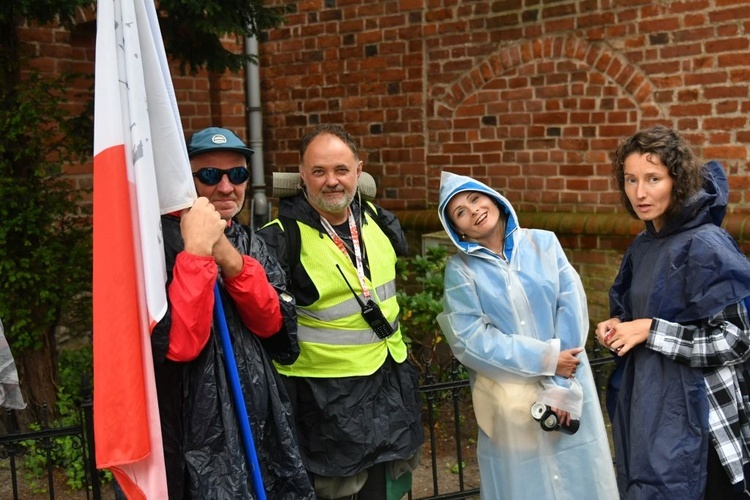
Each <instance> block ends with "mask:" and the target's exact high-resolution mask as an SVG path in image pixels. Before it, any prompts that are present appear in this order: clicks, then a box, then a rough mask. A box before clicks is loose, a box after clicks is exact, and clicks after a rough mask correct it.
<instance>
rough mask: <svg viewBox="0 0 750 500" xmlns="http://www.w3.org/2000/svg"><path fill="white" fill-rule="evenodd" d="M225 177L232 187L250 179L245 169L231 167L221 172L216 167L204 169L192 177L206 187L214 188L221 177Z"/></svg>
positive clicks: (194, 173) (248, 172)
mask: <svg viewBox="0 0 750 500" xmlns="http://www.w3.org/2000/svg"><path fill="white" fill-rule="evenodd" d="M225 175H226V176H227V178H229V182H231V183H232V184H234V185H238V184H242V183H244V182H245V181H247V180H248V179H249V178H250V171H249V170H248V169H247V167H232V168H230V169H227V170H223V169H220V168H216V167H206V168H202V169H200V170H198V171H197V172H193V177H195V178H196V179H198V180H199V181H201V182H202V183H203V184H205V185H206V186H215V185H217V184H218V183H220V182H221V179H222V177H224V176H225Z"/></svg>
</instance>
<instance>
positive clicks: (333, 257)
mask: <svg viewBox="0 0 750 500" xmlns="http://www.w3.org/2000/svg"><path fill="white" fill-rule="evenodd" d="M363 217H366V218H367V224H362V226H363V227H362V229H361V234H360V238H361V239H362V240H363V241H364V242H365V251H366V252H367V255H368V262H369V266H370V277H371V279H367V278H365V283H366V285H367V288H368V289H369V290H370V294H371V298H372V300H374V301H375V302H377V303H378V305H379V306H380V310H381V311H382V313H383V316H385V318H386V319H387V320H388V321H389V322H390V323H391V326H392V327H393V330H394V333H393V334H392V335H391V336H390V337H388V338H387V339H385V340H381V339H380V338H378V337H377V335H375V333H374V332H373V331H372V329H371V328H370V326H369V325H368V324H367V322H366V321H365V320H364V318H363V317H362V314H361V310H362V309H361V307H360V305H359V303H358V302H357V300H356V299H355V298H354V295H353V294H352V291H351V290H350V289H349V287H348V286H347V284H346V282H345V281H344V278H342V276H341V273H339V271H338V269H336V264H338V265H339V267H340V268H341V270H342V271H343V273H344V276H346V279H347V280H348V282H349V284H350V285H351V286H352V288H354V291H355V292H357V293H358V294H359V297H360V300H362V301H363V302H366V299H365V298H364V296H363V295H362V287H361V286H360V282H359V279H358V278H357V270H356V268H355V267H354V265H353V264H352V261H351V259H350V258H349V256H348V255H344V253H343V252H342V251H341V250H339V248H338V247H337V246H336V244H335V243H334V242H333V241H332V240H331V238H330V237H329V236H328V235H327V234H325V233H320V232H319V231H318V230H317V229H314V228H311V227H310V226H308V225H307V224H302V223H299V222H297V225H298V226H299V231H300V243H301V251H300V260H299V262H300V264H301V265H302V266H304V268H305V271H306V272H307V274H308V275H309V276H310V279H311V280H312V282H313V284H314V285H315V287H316V289H317V290H318V295H319V297H320V299H319V300H317V301H316V302H314V303H313V304H310V305H309V306H299V305H298V306H297V319H298V330H297V335H298V340H299V346H300V355H299V358H297V361H295V362H294V364H292V365H280V364H278V363H276V368H277V370H278V372H279V373H281V374H282V375H288V376H294V377H326V378H334V377H352V376H365V375H371V374H372V373H374V372H375V371H376V370H377V369H378V368H380V366H381V365H382V364H383V362H385V359H386V356H387V354H388V353H389V352H390V354H391V357H393V359H394V360H395V361H396V362H399V363H401V362H402V361H404V360H405V359H406V354H407V353H406V344H404V342H403V340H402V338H401V329H400V327H399V324H398V313H399V307H398V303H397V301H396V253H395V251H394V250H393V246H392V245H391V242H390V241H389V240H388V237H387V236H386V235H385V234H384V233H383V231H382V230H381V229H380V227H379V226H378V224H377V223H376V222H375V221H373V220H372V219H371V218H370V217H369V216H368V215H367V213H366V211H363ZM321 235H322V237H321Z"/></svg>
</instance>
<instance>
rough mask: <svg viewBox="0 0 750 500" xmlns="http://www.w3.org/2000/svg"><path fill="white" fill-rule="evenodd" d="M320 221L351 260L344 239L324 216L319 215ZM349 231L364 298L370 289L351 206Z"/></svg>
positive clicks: (367, 296) (367, 295)
mask: <svg viewBox="0 0 750 500" xmlns="http://www.w3.org/2000/svg"><path fill="white" fill-rule="evenodd" d="M320 222H321V223H322V224H323V227H324V228H325V230H326V232H327V233H328V236H330V237H331V239H332V240H333V242H334V243H335V244H336V246H337V247H339V250H341V252H342V253H343V254H344V255H345V256H346V259H347V260H348V261H349V262H351V258H350V257H349V252H347V250H346V245H345V244H344V241H343V240H342V239H341V237H340V236H339V235H338V234H337V233H336V231H335V230H334V229H333V226H331V223H330V222H328V221H327V220H326V219H325V217H321V218H320ZM349 232H350V233H351V235H352V244H353V245H354V260H355V261H356V263H357V265H356V266H355V268H356V269H357V278H358V279H359V285H360V286H361V287H362V294H364V296H365V298H366V299H369V298H370V290H369V289H368V288H367V285H366V284H365V271H364V268H363V266H362V250H360V246H359V233H358V232H357V225H356V224H355V223H354V216H353V215H352V210H351V208H350V209H349Z"/></svg>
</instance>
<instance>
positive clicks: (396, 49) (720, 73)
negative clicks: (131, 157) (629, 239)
mask: <svg viewBox="0 0 750 500" xmlns="http://www.w3.org/2000/svg"><path fill="white" fill-rule="evenodd" d="M275 3H276V4H281V3H286V2H285V1H282V0H276V1H275ZM295 5H296V12H295V13H293V14H291V15H289V16H288V18H287V23H286V24H285V25H284V26H283V27H281V28H279V29H277V30H274V31H272V32H270V33H268V34H267V35H264V37H263V40H262V42H261V44H260V52H261V67H260V74H261V80H262V89H261V99H262V103H263V124H264V130H263V134H264V152H265V160H266V165H267V171H268V172H269V176H270V172H271V171H273V170H293V169H295V168H296V164H297V161H298V158H297V157H298V155H297V152H296V147H297V143H298V140H299V137H300V136H301V134H302V133H304V131H305V130H307V129H308V128H309V127H310V126H312V125H314V124H315V123H319V122H324V121H334V122H342V123H344V124H345V125H346V126H347V127H348V128H349V129H350V131H351V132H352V133H354V134H355V135H356V136H358V137H359V138H360V140H361V142H362V146H363V149H364V151H365V156H366V157H365V165H366V166H365V168H366V169H367V170H368V171H370V172H371V173H372V174H373V175H375V176H376V179H377V181H378V186H379V196H380V198H381V201H382V203H383V204H384V205H385V206H387V207H389V208H392V209H396V210H414V209H425V208H431V207H433V206H434V205H435V202H436V198H437V193H436V190H437V186H438V182H439V175H438V174H439V171H440V170H441V169H443V168H449V169H450V170H452V171H455V172H459V173H463V174H468V175H473V176H476V177H478V178H480V179H481V180H484V181H486V182H488V183H489V184H491V185H492V186H493V187H496V188H497V189H499V190H501V191H503V193H504V194H505V195H506V196H508V197H509V198H510V199H511V200H512V201H513V202H514V203H515V204H516V207H517V209H518V210H519V211H520V212H523V211H543V212H548V211H552V212H556V211H566V212H569V211H583V212H612V211H615V210H619V206H618V196H617V194H616V193H614V191H613V190H612V188H613V185H612V183H611V181H610V179H609V171H610V168H609V164H608V157H609V153H610V152H611V151H612V149H613V148H614V147H615V146H616V144H617V142H618V140H619V139H620V138H622V137H624V136H626V135H628V134H631V133H633V132H634V131H636V130H637V129H638V128H641V127H644V126H648V125H651V124H653V123H657V122H658V123H665V124H667V125H670V126H672V127H675V128H677V129H678V130H680V131H681V132H682V133H683V134H684V135H685V136H687V137H688V138H689V140H690V141H691V142H692V144H694V146H695V148H696V150H697V152H698V153H699V155H701V156H702V157H703V158H705V159H718V160H721V161H723V162H724V164H725V166H726V167H727V169H728V171H729V173H730V182H731V187H732V198H731V200H732V202H733V206H732V211H739V212H750V200H748V198H747V194H746V188H747V187H748V185H750V176H749V175H748V172H747V170H748V148H747V145H748V142H750V125H748V119H747V116H748V112H750V95H749V91H748V83H747V82H748V80H750V69H748V68H750V38H749V37H748V35H747V31H748V30H750V5H748V4H747V2H743V1H738V0H718V1H717V2H713V3H709V2H707V1H690V2H659V3H655V2H650V1H638V0H630V1H628V2H616V1H608V0H604V1H602V0H600V1H596V2H594V1H592V0H578V1H559V2H554V3H549V2H543V1H541V0H539V1H534V0H516V1H514V0H498V1H468V0H463V1H460V0H424V1H417V0H383V1H378V2H372V1H370V0H305V1H301V2H297V3H296V4H295ZM94 19H95V15H94V13H93V12H92V11H91V10H82V11H81V12H80V14H79V18H78V24H77V26H76V28H75V30H74V31H73V32H72V33H70V32H68V31H66V30H64V29H62V28H50V27H43V28H36V27H24V28H23V29H22V36H23V38H24V40H25V41H26V42H27V43H28V44H29V46H30V48H31V50H32V51H33V52H34V53H36V54H38V55H41V56H42V57H40V58H39V59H37V61H36V63H35V64H36V65H37V66H38V67H40V68H42V69H43V70H46V71H51V72H55V71H61V70H64V69H74V70H80V71H83V72H88V73H92V72H93V60H94V39H95V24H94V21H93V20H94ZM228 44H230V45H234V46H235V47H236V48H237V50H241V49H242V48H241V45H237V44H234V43H233V42H230V41H228ZM173 78H174V85H175V89H176V92H177V97H178V100H179V105H180V111H181V114H182V119H183V126H184V128H185V131H186V133H191V132H192V131H194V130H196V129H199V128H202V127H204V126H207V125H211V124H215V125H221V126H225V127H228V128H231V129H233V130H235V131H237V132H238V133H239V134H240V136H242V137H243V138H244V137H247V134H246V113H245V109H246V105H245V93H244V78H243V75H241V74H240V75H237V76H234V75H207V74H205V72H201V73H199V74H198V75H195V76H193V75H188V76H181V75H180V74H179V71H178V70H177V68H174V72H173ZM90 84H91V82H90V81H81V86H82V87H83V86H87V85H90ZM78 104H79V102H78V101H77V100H76V99H75V98H73V99H71V106H72V107H75V106H76V105H78ZM89 172H90V168H88V171H87V169H86V167H84V168H82V169H81V168H78V167H76V168H72V169H71V173H73V174H74V175H76V176H78V180H79V182H81V183H82V184H85V183H86V180H85V177H86V176H87V175H88V173H89Z"/></svg>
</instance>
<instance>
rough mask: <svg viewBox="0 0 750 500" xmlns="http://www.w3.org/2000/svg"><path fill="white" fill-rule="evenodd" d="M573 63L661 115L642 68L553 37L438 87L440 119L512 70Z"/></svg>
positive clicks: (511, 50)
mask: <svg viewBox="0 0 750 500" xmlns="http://www.w3.org/2000/svg"><path fill="white" fill-rule="evenodd" d="M558 59H569V60H572V61H580V62H582V63H584V64H586V65H587V66H588V67H590V68H591V69H593V70H596V71H598V72H600V73H602V74H603V75H606V77H607V78H609V79H611V80H612V81H613V82H614V83H615V84H616V85H618V86H619V87H621V88H622V90H623V92H625V93H627V94H628V95H630V96H631V97H632V99H633V100H634V101H635V102H636V103H637V104H638V105H639V107H640V108H642V109H643V111H644V114H645V115H646V116H648V117H655V116H658V115H659V114H661V112H660V109H659V108H658V106H656V104H655V103H654V102H653V100H652V95H653V90H654V85H653V84H652V83H651V81H650V80H649V79H648V78H647V77H646V75H645V74H644V73H643V72H641V71H640V70H639V69H638V67H636V66H635V65H632V64H630V63H629V62H628V61H627V60H626V59H624V58H622V57H621V56H619V55H617V54H616V53H615V52H613V51H612V50H610V49H609V47H607V46H606V45H604V44H602V43H589V42H587V41H586V40H583V39H581V38H576V37H573V36H549V37H541V38H536V39H534V40H524V41H522V42H521V43H518V44H516V45H510V46H507V47H503V48H501V50H500V51H499V52H497V53H495V54H493V55H492V56H490V57H489V58H487V59H486V60H484V61H482V62H481V63H479V64H478V65H476V66H474V67H473V68H471V69H470V70H469V71H467V72H466V74H465V75H464V76H463V77H462V78H461V79H459V81H457V82H456V83H454V84H453V85H451V86H448V87H445V88H442V89H440V88H438V87H436V88H435V89H433V93H436V92H440V91H442V95H441V96H437V95H433V98H434V99H435V101H436V103H439V105H438V107H437V108H436V114H437V115H438V116H445V114H444V112H443V113H441V112H440V108H441V107H442V108H446V109H445V110H451V109H454V108H455V107H457V106H458V105H459V104H460V103H461V102H462V101H463V100H464V99H466V98H467V97H468V96H469V95H471V94H473V93H475V92H477V91H478V90H479V89H481V88H482V87H483V86H484V85H485V84H486V83H487V82H489V81H490V80H492V79H494V78H495V77H497V76H499V75H501V74H503V73H505V72H507V71H508V70H510V69H513V68H516V67H518V66H521V65H524V64H527V63H530V62H532V61H535V60H558Z"/></svg>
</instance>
